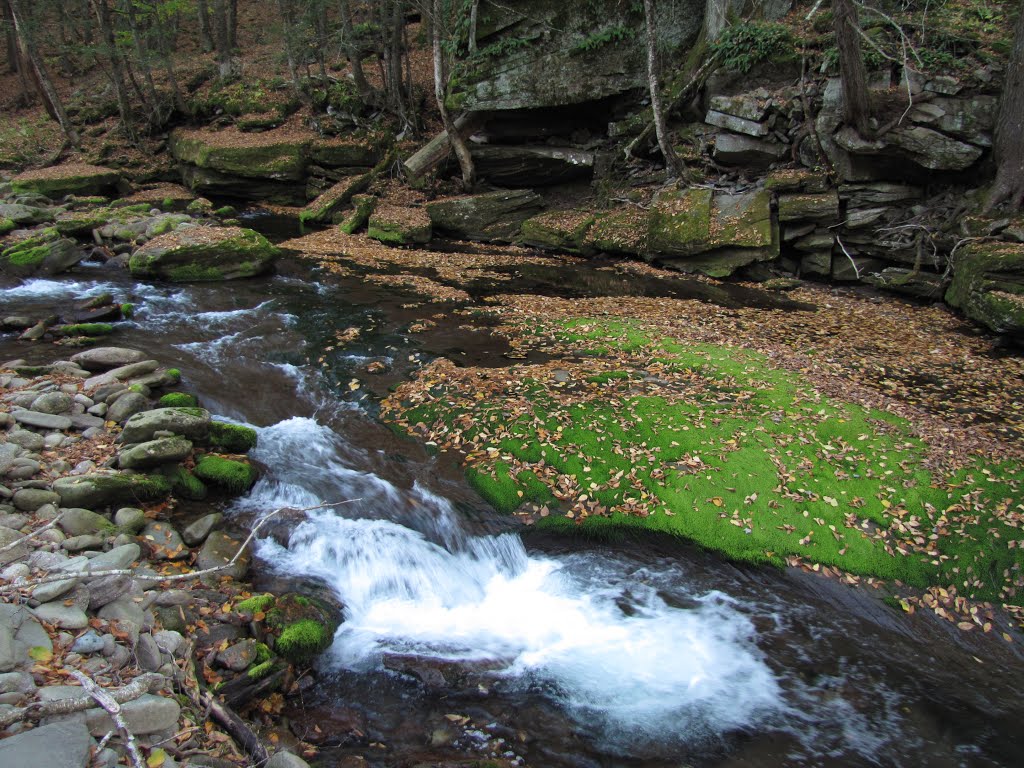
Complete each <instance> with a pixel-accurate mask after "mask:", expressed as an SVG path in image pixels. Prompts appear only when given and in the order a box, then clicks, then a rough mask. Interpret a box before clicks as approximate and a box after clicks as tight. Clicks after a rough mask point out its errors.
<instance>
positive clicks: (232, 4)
mask: <svg viewBox="0 0 1024 768" xmlns="http://www.w3.org/2000/svg"><path fill="white" fill-rule="evenodd" d="M227 15H228V16H227V22H226V26H227V30H228V50H229V51H234V50H235V49H236V48H238V0H228V7H227Z"/></svg>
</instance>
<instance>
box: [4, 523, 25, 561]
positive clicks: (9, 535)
mask: <svg viewBox="0 0 1024 768" xmlns="http://www.w3.org/2000/svg"><path fill="white" fill-rule="evenodd" d="M24 537H25V534H23V533H21V532H20V531H15V530H12V529H11V528H4V527H2V526H0V547H6V546H7V545H8V544H11V543H12V542H15V541H17V540H18V539H22V538H24ZM27 555H28V544H18V545H17V546H15V547H12V548H11V549H8V550H7V551H6V552H0V565H7V564H8V563H13V562H14V561H15V560H21V558H23V557H25V556H27Z"/></svg>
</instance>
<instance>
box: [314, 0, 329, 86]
mask: <svg viewBox="0 0 1024 768" xmlns="http://www.w3.org/2000/svg"><path fill="white" fill-rule="evenodd" d="M311 12H312V14H313V32H314V35H315V40H316V45H315V46H314V48H313V50H314V51H315V52H316V63H317V66H318V67H319V68H320V77H321V78H323V81H324V82H325V83H326V82H327V40H328V35H327V28H328V27H327V0H316V3H315V5H314V6H313V8H312V9H311Z"/></svg>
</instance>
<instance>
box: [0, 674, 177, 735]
mask: <svg viewBox="0 0 1024 768" xmlns="http://www.w3.org/2000/svg"><path fill="white" fill-rule="evenodd" d="M71 671H72V670H69V672H71ZM90 682H91V681H90ZM166 682H167V678H165V677H164V676H163V675H159V674H157V673H155V672H147V673H146V674H144V675H139V676H138V677H137V678H135V679H134V680H132V681H131V682H130V683H128V685H125V686H122V687H121V688H108V689H105V690H104V695H106V696H108V697H109V698H110V699H111V700H112V701H114V702H116V703H118V704H124V703H125V702H126V701H134V700H135V699H137V698H139V697H140V696H141V695H142V694H144V693H148V692H149V691H150V690H151V689H153V688H154V687H161V686H163V685H164V684H165V683H166ZM95 706H96V703H95V702H94V701H93V700H92V699H87V698H81V699H56V700H54V701H37V702H35V703H33V704H29V705H28V706H26V707H19V708H18V709H12V710H10V711H9V712H4V713H3V714H2V715H0V731H2V730H5V729H6V728H7V727H8V726H10V725H13V724H14V723H17V722H19V721H20V720H27V719H29V718H34V719H38V718H43V717H52V716H54V715H70V714H72V713H74V712H84V711H85V710H87V709H92V708H93V707H95Z"/></svg>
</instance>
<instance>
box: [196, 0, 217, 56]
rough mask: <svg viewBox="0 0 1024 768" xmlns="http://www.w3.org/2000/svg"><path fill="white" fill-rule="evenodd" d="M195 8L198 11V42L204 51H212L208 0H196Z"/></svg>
mask: <svg viewBox="0 0 1024 768" xmlns="http://www.w3.org/2000/svg"><path fill="white" fill-rule="evenodd" d="M196 8H197V10H198V11H199V44H200V46H201V47H202V49H203V50H204V51H212V50H213V48H214V43H213V30H212V28H211V27H210V6H209V2H208V0H198V3H197V4H196Z"/></svg>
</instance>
